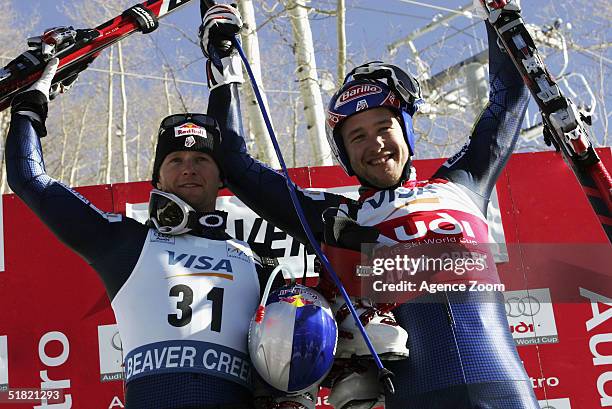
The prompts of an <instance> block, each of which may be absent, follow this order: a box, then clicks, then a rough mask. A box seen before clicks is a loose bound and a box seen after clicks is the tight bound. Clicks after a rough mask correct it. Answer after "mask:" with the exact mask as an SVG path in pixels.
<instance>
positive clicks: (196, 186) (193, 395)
mask: <svg viewBox="0 0 612 409" xmlns="http://www.w3.org/2000/svg"><path fill="white" fill-rule="evenodd" d="M57 64H58V60H57V59H54V60H51V62H50V63H49V64H48V66H47V68H46V70H45V72H44V73H43V76H42V77H41V79H40V80H39V81H38V82H37V83H36V84H34V86H33V87H32V88H31V89H29V90H27V91H26V92H24V93H22V94H20V95H17V96H16V97H15V99H14V101H13V103H12V118H11V127H10V130H9V134H8V138H7V144H6V166H7V176H8V182H9V185H10V186H11V188H12V189H13V191H14V192H15V193H16V194H17V195H18V196H19V197H20V198H21V199H22V200H23V201H24V202H25V203H26V204H27V205H28V206H29V207H30V208H31V209H32V210H33V211H34V213H36V215H37V216H38V217H39V218H40V219H41V220H42V221H43V222H44V223H45V224H46V225H47V226H48V227H49V229H50V230H51V231H52V232H53V233H54V234H55V235H56V236H57V237H58V238H59V239H60V240H61V241H62V242H63V243H64V244H66V245H67V246H68V247H70V248H71V249H72V250H73V251H75V252H76V253H78V254H79V255H80V256H81V257H82V258H83V259H85V260H86V261H87V262H88V263H89V264H90V265H91V266H92V267H93V269H94V270H95V271H96V272H97V273H98V275H99V276H100V278H101V279H102V281H103V283H104V285H105V287H106V291H107V294H108V297H109V299H110V300H111V306H112V307H113V311H114V313H115V317H116V320H117V324H118V326H119V333H120V336H121V341H122V347H123V356H124V364H125V376H126V379H125V381H126V397H125V403H126V405H125V407H126V408H128V409H187V408H189V409H220V408H223V409H252V408H253V395H252V386H253V385H252V381H253V376H252V375H253V373H252V369H251V364H250V359H249V356H248V353H247V332H248V328H249V323H250V320H251V317H252V316H253V313H254V312H255V309H256V307H257V305H258V302H259V296H260V287H261V286H260V279H261V280H266V279H267V277H268V275H269V274H268V273H269V270H268V271H266V270H265V269H264V268H263V267H262V266H261V264H260V263H259V261H258V260H259V259H258V258H257V256H256V255H255V254H254V253H253V252H252V250H251V248H250V247H249V246H248V244H246V243H244V242H241V241H238V240H234V239H232V238H231V237H230V236H229V235H228V234H227V233H226V232H225V226H226V220H227V219H226V217H227V214H226V213H225V212H222V211H218V210H216V209H215V201H216V198H217V194H218V191H219V188H220V187H222V181H221V172H220V171H219V167H218V161H219V157H218V155H217V153H218V150H217V147H218V144H219V138H220V134H219V127H218V125H217V123H216V121H215V120H214V119H213V118H211V117H208V116H206V115H203V114H191V113H186V114H177V115H171V116H169V117H167V118H165V119H164V120H163V121H162V123H161V126H160V128H159V134H158V143H157V148H156V153H155V162H154V167H153V180H152V182H153V186H154V187H155V188H154V189H153V190H152V191H151V196H150V202H149V221H148V222H147V223H146V224H142V223H139V222H137V221H136V220H134V219H131V218H128V217H124V216H122V215H119V214H107V213H104V212H102V211H100V210H98V209H97V208H96V207H95V206H94V205H93V204H91V203H90V202H89V201H87V200H86V199H85V198H83V197H82V196H81V195H79V194H77V193H76V192H74V191H73V190H71V189H70V188H68V187H67V186H65V185H64V184H62V183H61V182H59V181H57V180H54V179H52V178H51V177H50V176H48V175H47V174H46V171H45V167H44V162H43V153H42V148H41V144H40V140H39V137H40V136H43V135H45V134H46V129H45V120H46V115H47V104H48V102H49V93H50V86H51V81H52V79H53V76H54V74H55V72H56V68H57ZM58 283H61V278H58ZM281 284H282V281H281ZM232 300H240V302H233V301H232Z"/></svg>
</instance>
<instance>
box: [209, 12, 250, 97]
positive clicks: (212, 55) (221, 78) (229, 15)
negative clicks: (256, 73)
mask: <svg viewBox="0 0 612 409" xmlns="http://www.w3.org/2000/svg"><path fill="white" fill-rule="evenodd" d="M241 29H242V18H241V17H240V12H239V11H238V10H237V9H235V8H234V7H232V6H227V5H222V4H219V5H216V6H213V7H211V8H210V9H208V11H207V12H206V14H205V15H204V18H203V19H202V25H201V26H200V30H199V37H200V48H201V49H202V52H203V53H204V55H205V56H206V58H208V62H207V65H206V76H207V78H208V87H209V88H210V89H211V90H213V89H215V88H217V87H219V86H221V85H225V84H231V83H243V82H244V78H243V76H242V63H241V60H240V56H239V55H238V53H237V51H236V50H235V48H234V47H233V45H232V40H233V39H234V38H235V36H236V34H238V33H239V32H240V30H241Z"/></svg>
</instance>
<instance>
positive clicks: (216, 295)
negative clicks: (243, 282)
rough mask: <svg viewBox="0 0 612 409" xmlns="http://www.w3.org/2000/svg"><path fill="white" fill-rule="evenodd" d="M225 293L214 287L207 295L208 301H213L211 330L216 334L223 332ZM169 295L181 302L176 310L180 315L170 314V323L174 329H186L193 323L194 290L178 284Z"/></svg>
mask: <svg viewBox="0 0 612 409" xmlns="http://www.w3.org/2000/svg"><path fill="white" fill-rule="evenodd" d="M223 292H224V289H223V288H221V287H213V288H212V289H211V290H210V291H209V292H208V294H206V299H207V300H208V301H212V320H211V322H210V329H211V330H212V331H215V332H221V318H222V315H223ZM169 295H170V297H177V298H179V299H180V301H177V303H176V309H177V310H179V311H180V314H168V323H169V324H170V325H172V326H173V327H184V326H185V325H187V324H189V323H190V322H191V317H192V315H193V310H192V309H191V304H193V290H192V289H191V287H189V286H188V285H185V284H177V285H175V286H174V287H172V288H171V289H170V294H169Z"/></svg>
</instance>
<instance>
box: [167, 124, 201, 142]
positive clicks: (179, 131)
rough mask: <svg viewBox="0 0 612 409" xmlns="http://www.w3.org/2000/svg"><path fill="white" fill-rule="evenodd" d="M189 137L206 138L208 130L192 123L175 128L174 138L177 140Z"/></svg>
mask: <svg viewBox="0 0 612 409" xmlns="http://www.w3.org/2000/svg"><path fill="white" fill-rule="evenodd" d="M189 135H192V136H201V137H202V138H206V129H204V128H203V127H201V126H198V125H196V124H194V123H191V122H187V123H186V124H182V125H179V126H175V127H174V136H175V137H176V138H179V137H183V136H189Z"/></svg>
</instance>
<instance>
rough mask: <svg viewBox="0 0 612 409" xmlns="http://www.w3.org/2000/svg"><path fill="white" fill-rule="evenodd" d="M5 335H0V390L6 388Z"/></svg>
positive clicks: (7, 378) (6, 355) (7, 379)
mask: <svg viewBox="0 0 612 409" xmlns="http://www.w3.org/2000/svg"><path fill="white" fill-rule="evenodd" d="M7 338H8V337H7V336H6V335H1V336H0V391H3V390H6V389H8V383H9V377H8V376H9V372H8V340H7Z"/></svg>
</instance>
